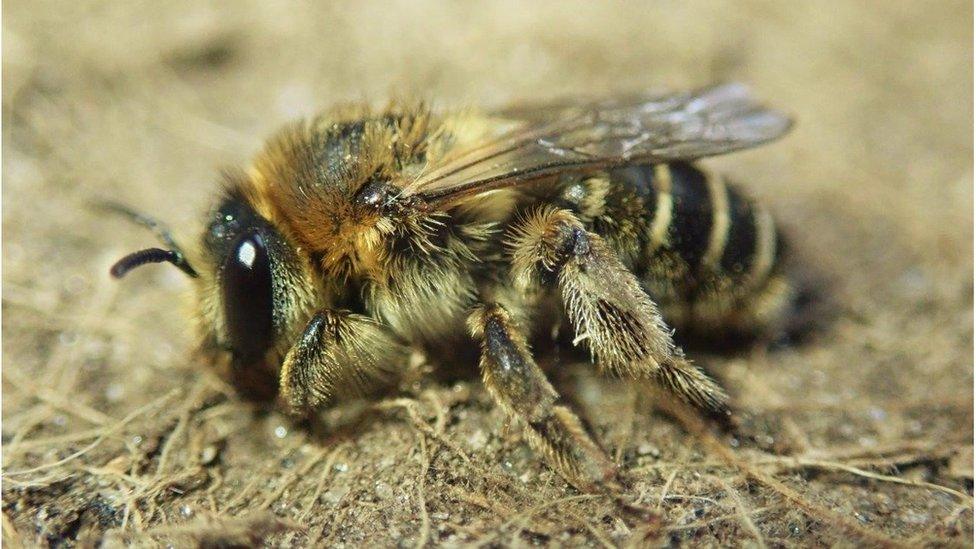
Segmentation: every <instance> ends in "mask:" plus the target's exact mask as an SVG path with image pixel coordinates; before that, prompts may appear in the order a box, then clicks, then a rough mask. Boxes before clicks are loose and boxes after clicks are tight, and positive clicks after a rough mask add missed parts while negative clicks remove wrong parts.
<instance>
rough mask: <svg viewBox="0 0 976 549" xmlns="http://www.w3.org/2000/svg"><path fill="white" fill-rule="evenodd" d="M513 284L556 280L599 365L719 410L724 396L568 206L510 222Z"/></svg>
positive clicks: (628, 274) (533, 284) (526, 285)
mask: <svg viewBox="0 0 976 549" xmlns="http://www.w3.org/2000/svg"><path fill="white" fill-rule="evenodd" d="M510 245H511V253H512V274H513V277H514V279H515V283H516V286H517V287H519V288H521V289H522V290H523V291H531V290H532V288H533V287H536V286H538V285H540V284H546V283H555V284H556V285H557V286H558V288H559V290H560V293H561V294H562V300H563V303H564V306H565V309H566V312H567V314H568V316H569V318H570V321H571V322H572V324H573V327H574V328H575V331H576V341H577V342H583V343H585V344H586V345H587V347H588V348H589V350H590V353H591V354H592V356H593V358H594V359H595V362H596V363H597V364H598V366H599V367H600V368H601V369H602V370H604V371H608V372H610V373H613V374H616V375H621V376H627V377H632V378H638V379H651V380H654V381H656V382H657V383H659V384H660V385H661V386H663V387H664V388H666V389H668V390H669V391H670V392H672V393H673V394H675V395H676V396H678V397H679V398H681V399H682V400H684V401H686V402H688V403H690V404H692V405H695V406H698V407H701V408H705V409H708V410H710V411H719V412H724V411H725V402H726V400H727V397H726V396H725V393H724V392H723V391H722V389H721V388H720V387H719V386H718V385H717V384H716V383H715V382H714V381H712V380H711V379H710V378H709V377H708V376H706V375H705V374H704V373H702V372H701V370H699V369H698V368H696V367H695V366H693V365H692V364H691V362H690V361H688V360H687V359H686V358H685V357H684V353H683V352H682V351H681V349H680V348H679V347H677V346H676V345H675V344H674V341H673V340H672V338H671V331H670V329H669V328H668V327H667V325H665V323H664V320H662V318H661V315H660V313H659V312H658V310H657V307H656V306H655V304H654V302H652V301H651V299H650V298H649V297H648V295H647V293H646V292H645V291H644V290H643V289H642V288H641V286H640V284H639V282H638V281H637V278H636V277H635V276H634V275H633V273H631V272H630V271H629V270H628V269H627V268H626V267H625V266H624V264H623V263H622V262H621V261H620V259H619V258H618V257H617V256H616V255H615V254H614V253H613V251H612V250H610V249H609V247H608V246H607V244H606V242H604V240H603V239H602V238H601V237H600V236H598V235H596V234H594V233H592V232H588V231H587V230H586V229H585V227H584V226H583V224H582V223H581V222H580V220H579V219H578V218H577V217H576V216H575V215H574V214H573V213H572V212H570V211H568V210H560V209H557V208H554V207H547V208H542V209H540V210H538V211H536V212H535V213H533V214H531V215H530V216H529V217H528V218H527V219H526V220H525V221H524V222H522V223H521V224H520V225H519V226H518V227H516V229H515V231H514V234H513V235H512V237H511V241H510Z"/></svg>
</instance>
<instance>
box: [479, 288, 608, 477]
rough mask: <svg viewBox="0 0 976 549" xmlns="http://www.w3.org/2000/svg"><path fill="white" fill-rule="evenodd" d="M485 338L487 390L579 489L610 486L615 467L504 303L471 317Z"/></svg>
mask: <svg viewBox="0 0 976 549" xmlns="http://www.w3.org/2000/svg"><path fill="white" fill-rule="evenodd" d="M468 327H469V328H470V330H471V333H472V335H473V336H474V337H475V338H476V339H478V340H480V341H481V351H482V352H481V373H482V377H483V378H484V382H485V386H486V387H487V389H488V392H489V393H490V394H491V396H492V398H494V400H495V402H497V403H498V404H499V405H500V406H501V407H502V409H503V410H504V411H505V413H506V415H507V416H508V417H510V418H511V419H512V420H514V421H515V422H516V423H518V424H519V425H521V426H522V427H523V428H524V432H525V434H526V436H527V438H528V440H529V443H530V444H531V445H532V446H533V447H534V448H535V449H536V450H537V451H541V453H542V454H544V455H545V456H546V458H547V459H548V460H549V462H550V464H551V465H552V466H553V467H554V468H555V469H556V470H557V471H558V472H559V473H560V474H561V475H562V476H563V478H565V479H566V480H567V481H568V482H570V483H571V484H573V485H574V486H576V487H577V488H579V489H581V490H592V489H600V488H607V487H610V486H612V484H613V482H614V481H615V477H616V472H617V469H616V466H615V465H614V464H613V462H612V461H610V459H609V458H608V457H607V455H606V453H604V451H603V450H602V449H601V448H600V447H599V446H598V445H597V444H596V442H594V441H593V439H592V438H591V437H590V435H589V433H587V431H586V429H585V428H584V426H583V424H582V422H581V421H580V419H579V418H578V417H577V416H576V414H574V413H573V412H572V411H571V410H570V409H569V408H568V407H567V406H565V405H563V404H560V403H559V395H558V394H557V393H556V390H555V389H554V388H553V387H552V385H551V384H550V383H549V380H547V379H546V376H545V374H544V373H543V372H542V369H541V368H539V366H538V365H537V364H536V363H535V360H533V359H532V355H531V354H530V352H529V348H528V344H527V343H526V341H525V337H524V336H523V335H522V333H521V332H520V331H519V330H518V328H517V327H516V326H515V324H514V322H513V321H512V319H511V317H510V316H509V314H508V312H507V311H506V310H505V309H504V308H503V307H502V306H500V305H497V304H488V305H480V306H478V307H477V308H475V310H474V311H473V312H472V313H471V316H470V317H468Z"/></svg>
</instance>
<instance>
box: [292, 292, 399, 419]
mask: <svg viewBox="0 0 976 549" xmlns="http://www.w3.org/2000/svg"><path fill="white" fill-rule="evenodd" d="M408 354H409V351H408V349H407V348H406V347H405V346H403V345H402V344H400V343H399V342H397V341H396V339H394V337H393V336H392V335H391V334H390V333H389V332H388V331H387V330H386V329H384V328H383V326H381V325H380V324H379V323H377V322H376V321H375V320H373V319H370V318H368V317H365V316H361V315H356V314H352V313H349V312H345V311H319V312H317V313H316V314H315V315H314V316H313V317H312V319H311V320H309V322H308V324H307V325H306V326H305V330H304V331H303V332H302V335H301V337H300V338H299V340H298V341H297V342H296V343H295V344H294V345H293V346H292V348H291V350H290V351H288V354H287V355H286V356H285V360H284V363H283V364H282V367H281V374H280V375H281V396H282V398H283V400H284V401H285V403H286V404H287V405H288V407H289V408H290V409H291V411H292V412H295V413H303V412H309V411H312V410H314V409H316V408H320V407H322V406H326V405H328V404H331V403H332V402H334V401H335V399H336V397H337V396H340V395H341V396H348V395H350V394H353V395H361V394H363V393H365V392H367V391H368V390H369V389H371V388H374V387H377V386H381V385H389V384H391V383H392V382H394V381H395V380H396V379H397V374H396V372H397V369H398V367H399V366H400V365H403V364H406V363H407V360H408Z"/></svg>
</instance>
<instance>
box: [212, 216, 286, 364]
mask: <svg viewBox="0 0 976 549" xmlns="http://www.w3.org/2000/svg"><path fill="white" fill-rule="evenodd" d="M220 282H221V286H222V288H221V290H222V292H223V302H224V321H225V322H226V324H227V336H228V339H229V340H230V347H231V351H232V352H233V354H234V356H235V358H237V359H239V360H241V361H244V362H249V361H255V360H258V359H259V358H261V357H262V355H263V354H264V352H265V351H267V350H268V348H269V347H270V346H271V344H272V342H273V339H274V324H273V321H272V311H273V307H274V296H273V291H272V280H271V258H270V257H269V255H268V248H267V246H266V245H265V243H264V239H263V238H262V237H261V235H260V234H258V233H255V232H248V233H245V234H243V235H242V236H241V237H240V238H238V239H237V242H235V243H234V245H233V246H231V248H230V253H229V254H228V255H227V259H225V260H224V266H223V270H222V271H221V281H220Z"/></svg>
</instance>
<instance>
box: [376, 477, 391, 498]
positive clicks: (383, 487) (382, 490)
mask: <svg viewBox="0 0 976 549" xmlns="http://www.w3.org/2000/svg"><path fill="white" fill-rule="evenodd" d="M373 489H374V490H375V491H376V497H378V498H379V499H390V498H392V497H393V487H392V486H390V485H389V484H387V483H385V482H383V481H382V480H378V481H376V484H374V485H373Z"/></svg>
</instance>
